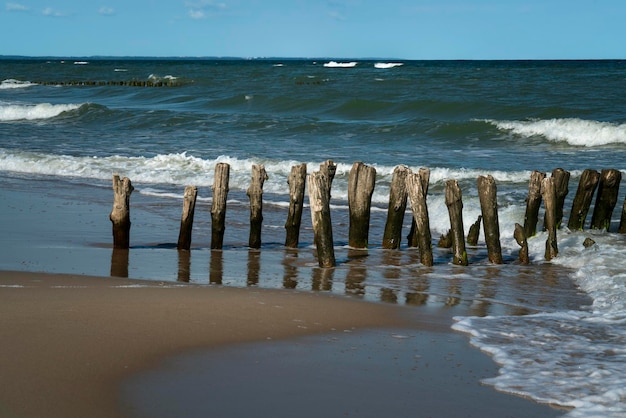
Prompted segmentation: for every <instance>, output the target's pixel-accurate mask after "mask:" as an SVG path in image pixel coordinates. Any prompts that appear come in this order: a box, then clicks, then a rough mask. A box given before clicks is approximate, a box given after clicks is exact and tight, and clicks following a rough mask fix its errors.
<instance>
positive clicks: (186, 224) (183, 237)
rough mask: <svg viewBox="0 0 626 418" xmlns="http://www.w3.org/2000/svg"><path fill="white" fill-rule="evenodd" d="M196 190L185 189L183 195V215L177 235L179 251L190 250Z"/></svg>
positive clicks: (189, 187)
mask: <svg viewBox="0 0 626 418" xmlns="http://www.w3.org/2000/svg"><path fill="white" fill-rule="evenodd" d="M197 197H198V188H197V187H196V186H187V187H185V194H184V195H183V214H182V216H181V219H180V232H179V233H178V245H177V248H178V249H179V250H189V249H190V248H191V231H192V229H193V215H194V212H195V209H196V198H197Z"/></svg>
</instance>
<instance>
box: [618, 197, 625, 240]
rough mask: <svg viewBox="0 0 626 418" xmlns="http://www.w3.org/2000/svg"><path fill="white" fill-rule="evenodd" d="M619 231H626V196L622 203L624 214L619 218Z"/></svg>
mask: <svg viewBox="0 0 626 418" xmlns="http://www.w3.org/2000/svg"><path fill="white" fill-rule="evenodd" d="M617 232H619V233H620V234H623V233H626V197H625V198H624V203H623V204H622V216H621V217H620V220H619V229H618V230H617Z"/></svg>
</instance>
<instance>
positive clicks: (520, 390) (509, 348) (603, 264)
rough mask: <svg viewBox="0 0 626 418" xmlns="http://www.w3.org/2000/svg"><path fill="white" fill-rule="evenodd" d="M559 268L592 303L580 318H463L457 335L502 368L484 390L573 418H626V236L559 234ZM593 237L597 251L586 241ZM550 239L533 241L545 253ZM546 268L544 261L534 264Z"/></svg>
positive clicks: (533, 247) (535, 248) (560, 315)
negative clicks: (519, 398)
mask: <svg viewBox="0 0 626 418" xmlns="http://www.w3.org/2000/svg"><path fill="white" fill-rule="evenodd" d="M558 236H559V240H558V246H559V256H558V257H557V258H556V259H554V260H553V261H552V263H555V264H560V265H563V266H566V267H569V268H572V269H574V273H573V274H572V279H573V280H574V281H575V282H576V283H577V284H578V286H580V288H581V290H583V291H585V292H586V293H587V294H588V295H589V296H591V298H592V300H593V303H592V305H591V306H589V307H588V308H585V307H581V310H578V311H567V312H545V313H541V314H536V315H528V316H493V317H484V318H478V317H469V318H456V320H457V323H456V324H455V325H454V326H453V328H454V329H456V330H458V331H462V332H466V333H469V334H470V335H471V341H472V344H474V345H475V346H477V347H479V348H480V349H481V350H484V351H485V352H488V353H490V354H491V355H493V357H494V360H495V361H496V362H497V363H498V364H500V365H501V370H500V374H499V375H498V376H497V377H494V378H490V379H486V380H485V383H487V384H490V385H493V386H494V387H496V388H497V389H498V390H501V391H504V392H509V393H514V394H518V395H522V396H527V397H530V398H532V399H535V400H536V401H538V402H543V403H552V404H557V405H562V406H566V407H573V408H575V409H573V410H572V411H571V412H569V413H568V414H567V416H568V417H622V416H625V415H626V389H624V385H623V376H624V374H626V364H625V363H624V362H623V358H624V355H626V348H625V347H626V328H625V327H624V325H626V302H625V301H626V269H624V266H623V259H624V256H625V255H626V237H624V236H623V235H622V234H614V233H607V232H598V231H585V232H569V231H568V230H567V229H564V230H561V231H559V234H558ZM587 237H591V238H593V240H594V241H595V242H596V244H595V245H593V246H591V247H589V248H585V247H584V246H583V245H582V242H583V240H584V239H585V238H587ZM545 239H546V235H545V233H540V234H538V235H537V236H536V237H534V238H532V239H531V240H530V241H529V246H530V248H531V249H530V251H531V253H539V254H541V252H542V248H545ZM535 262H539V260H535Z"/></svg>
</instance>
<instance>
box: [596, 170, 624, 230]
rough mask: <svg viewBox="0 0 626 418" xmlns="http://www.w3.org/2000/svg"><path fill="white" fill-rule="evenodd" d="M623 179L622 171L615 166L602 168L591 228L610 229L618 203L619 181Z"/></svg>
mask: <svg viewBox="0 0 626 418" xmlns="http://www.w3.org/2000/svg"><path fill="white" fill-rule="evenodd" d="M621 180H622V173H621V172H620V171H619V170H615V169H613V168H611V169H608V170H602V173H601V174H600V182H599V183H598V195H597V196H596V204H595V205H594V208H593V215H592V216H591V228H593V229H604V230H606V231H608V230H609V227H610V226H611V215H612V214H613V209H614V208H615V204H616V203H617V195H618V193H619V183H620V181H621Z"/></svg>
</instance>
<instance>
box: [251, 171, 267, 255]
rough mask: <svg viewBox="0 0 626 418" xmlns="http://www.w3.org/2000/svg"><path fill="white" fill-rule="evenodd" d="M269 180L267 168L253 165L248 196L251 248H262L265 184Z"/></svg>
mask: <svg viewBox="0 0 626 418" xmlns="http://www.w3.org/2000/svg"><path fill="white" fill-rule="evenodd" d="M267 179H268V176H267V172H266V171H265V166H263V165H256V164H252V180H251V181H250V187H248V190H247V192H246V194H247V195H248V197H249V198H250V238H249V240H248V246H249V247H250V248H261V227H262V224H263V183H265V180H267Z"/></svg>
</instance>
